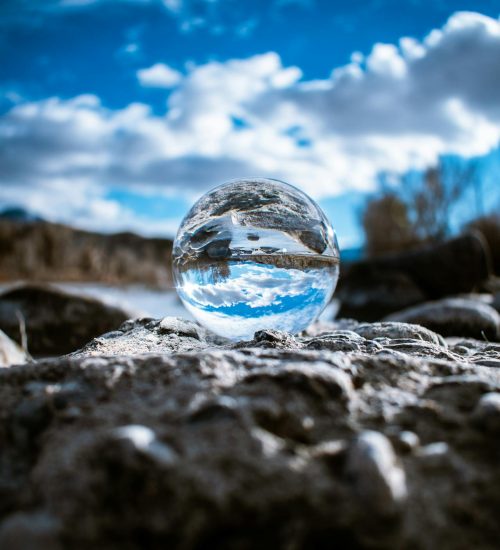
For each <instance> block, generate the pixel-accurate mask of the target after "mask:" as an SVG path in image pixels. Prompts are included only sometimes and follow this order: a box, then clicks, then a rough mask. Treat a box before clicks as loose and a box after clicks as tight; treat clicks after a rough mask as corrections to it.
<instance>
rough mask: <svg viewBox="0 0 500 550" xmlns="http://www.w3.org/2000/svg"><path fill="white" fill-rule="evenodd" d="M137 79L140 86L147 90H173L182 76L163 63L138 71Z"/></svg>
mask: <svg viewBox="0 0 500 550" xmlns="http://www.w3.org/2000/svg"><path fill="white" fill-rule="evenodd" d="M137 78H138V80H139V82H140V84H141V86H145V87H148V88H174V87H175V86H177V84H179V83H180V81H181V80H182V74H181V73H180V72H179V71H176V70H175V69H172V67H169V66H168V65H165V63H156V64H155V65H152V66H151V67H149V68H147V69H139V70H138V71H137Z"/></svg>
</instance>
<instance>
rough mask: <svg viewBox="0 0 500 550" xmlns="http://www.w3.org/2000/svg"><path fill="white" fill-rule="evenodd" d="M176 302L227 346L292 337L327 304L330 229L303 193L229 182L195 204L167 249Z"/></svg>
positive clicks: (333, 263) (335, 267) (333, 280)
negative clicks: (260, 336) (269, 335)
mask: <svg viewBox="0 0 500 550" xmlns="http://www.w3.org/2000/svg"><path fill="white" fill-rule="evenodd" d="M173 273H174V281H175V285H176V289H177V292H178V294H179V297H180V298H181V300H182V302H183V303H184V305H185V306H186V308H187V309H188V310H189V312H190V313H191V314H192V315H193V317H194V318H195V319H196V320H197V321H198V322H199V323H201V324H202V325H204V326H205V327H207V328H208V329H210V330H211V331H213V332H215V333H217V334H219V335H220V336H224V337H226V338H230V339H232V340H250V339H252V338H253V335H254V333H255V332H256V331H257V330H262V329H278V330H284V331H287V332H291V333H292V334H295V333H298V332H300V331H302V330H304V329H305V328H307V327H308V325H309V324H310V323H311V322H313V321H314V320H315V319H317V317H318V316H319V314H320V313H321V312H322V311H323V309H324V308H325V306H326V305H327V304H328V302H329V301H330V299H331V297H332V294H333V291H334V290H335V286H336V284H337V280H338V275H339V249H338V244H337V239H336V237H335V233H334V231H333V228H332V226H331V224H330V222H329V221H328V219H327V218H326V216H325V215H324V213H323V212H322V211H321V209H320V208H319V206H318V205H317V204H316V203H315V202H314V201H313V200H312V199H311V198H309V197H308V196H307V195H306V194H305V193H303V192H302V191H299V190H298V189H296V188H295V187H293V186H291V185H288V184H287V183H284V182H281V181H277V180H271V179H257V178H256V179H241V180H233V181H230V182H228V183H225V184H223V185H220V186H219V187H216V188H215V189H212V190H211V191H209V192H208V193H207V194H206V195H204V196H203V197H201V199H199V200H198V201H197V202H196V203H195V205H194V206H193V207H192V208H191V210H190V211H189V212H188V214H187V215H186V217H185V218H184V220H183V221H182V223H181V225H180V227H179V231H178V232H177V236H176V238H175V241H174V247H173Z"/></svg>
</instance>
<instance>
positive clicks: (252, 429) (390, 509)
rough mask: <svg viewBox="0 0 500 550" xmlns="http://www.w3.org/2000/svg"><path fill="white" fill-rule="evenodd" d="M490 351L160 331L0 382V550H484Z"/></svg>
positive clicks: (494, 514)
mask: <svg viewBox="0 0 500 550" xmlns="http://www.w3.org/2000/svg"><path fill="white" fill-rule="evenodd" d="M499 352H500V345H498V344H492V343H487V342H484V341H483V342H479V341H476V340H473V339H470V338H469V339H465V338H462V339H459V338H455V339H447V340H446V341H445V340H443V338H441V337H439V336H438V335H437V334H433V333H432V332H430V331H429V330H426V329H423V328H421V327H416V326H413V325H404V324H401V323H381V324H373V325H369V324H366V323H365V324H358V323H356V322H353V321H347V320H339V321H337V322H336V323H331V324H323V325H318V326H317V327H311V328H310V329H309V330H308V331H307V332H306V333H304V334H302V335H300V336H295V337H293V336H291V335H288V334H286V333H280V332H277V331H261V332H259V333H258V334H257V335H256V338H255V339H254V340H253V341H251V342H246V343H239V344H231V343H228V342H223V341H221V340H220V339H216V338H214V337H212V336H210V334H208V333H207V332H206V331H204V330H203V329H200V328H199V327H197V326H196V325H194V324H192V323H189V322H187V321H182V320H177V319H174V318H167V319H164V320H162V321H155V320H151V319H143V320H138V321H135V322H128V323H126V324H125V325H123V326H122V327H121V328H120V329H119V330H117V331H115V332H113V333H111V334H108V335H104V336H102V337H100V338H98V339H96V340H94V341H93V342H91V343H89V344H88V345H87V346H85V347H84V348H83V349H82V350H80V351H79V352H77V353H75V354H73V355H71V356H66V357H61V358H54V359H46V360H41V361H39V362H36V363H31V364H27V365H22V366H14V367H9V368H6V369H1V370H0V418H1V419H2V422H1V423H0V497H1V498H0V547H1V548H2V549H6V550H10V549H17V548H28V549H29V548H48V549H49V550H52V549H59V548H74V549H77V550H78V549H88V548H99V549H108V548H110V549H114V548H124V549H129V548H130V549H131V548H138V547H141V548H167V547H168V548H181V549H191V548H196V549H201V548H212V547H214V548H222V549H224V548H225V549H229V548H231V549H232V548H238V549H240V548H241V549H246V548H248V549H250V548H264V549H266V548H269V549H281V548H283V549H307V548H325V549H326V548H354V549H355V548H358V549H365V548H366V549H369V548H378V549H394V548H415V549H420V548H421V549H431V550H433V549H444V550H447V549H450V550H451V549H461V548H463V549H466V548H481V549H493V548H498V540H500V525H499V523H498V509H499V508H500V491H499V487H500V469H499V468H498V453H499V451H500V448H499V443H498V441H499V438H498V434H499V432H498V430H499V410H500V408H499V399H498V396H499V395H500V370H499V369H498V368H494V367H492V366H491V365H489V364H488V362H489V361H496V360H497V358H498V354H499ZM103 354H104V355H103Z"/></svg>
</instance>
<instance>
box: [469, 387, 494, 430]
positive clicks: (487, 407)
mask: <svg viewBox="0 0 500 550" xmlns="http://www.w3.org/2000/svg"><path fill="white" fill-rule="evenodd" d="M473 418H474V421H475V422H476V424H477V425H478V426H479V427H480V428H481V429H484V430H487V431H491V432H496V433H499V432H500V393H499V392H491V393H486V394H484V395H482V396H481V399H480V400H479V402H478V404H477V406H476V408H475V409H474V413H473Z"/></svg>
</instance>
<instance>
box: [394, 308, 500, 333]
mask: <svg viewBox="0 0 500 550" xmlns="http://www.w3.org/2000/svg"><path fill="white" fill-rule="evenodd" d="M385 320H386V321H397V322H403V323H414V324H418V325H422V326H424V327H427V328H428V329H430V330H433V331H435V332H438V333H439V334H441V335H442V336H470V337H472V338H477V339H478V340H498V339H500V314H499V313H498V312H497V311H495V310H494V309H493V308H492V307H491V306H489V305H487V304H485V303H484V302H481V301H476V300H468V299H464V298H445V299H443V300H437V301H435V302H427V303H425V304H421V305H418V306H415V307H412V308H408V309H405V310H403V311H398V312H396V313H393V314H392V315H389V316H388V317H386V318H385Z"/></svg>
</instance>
